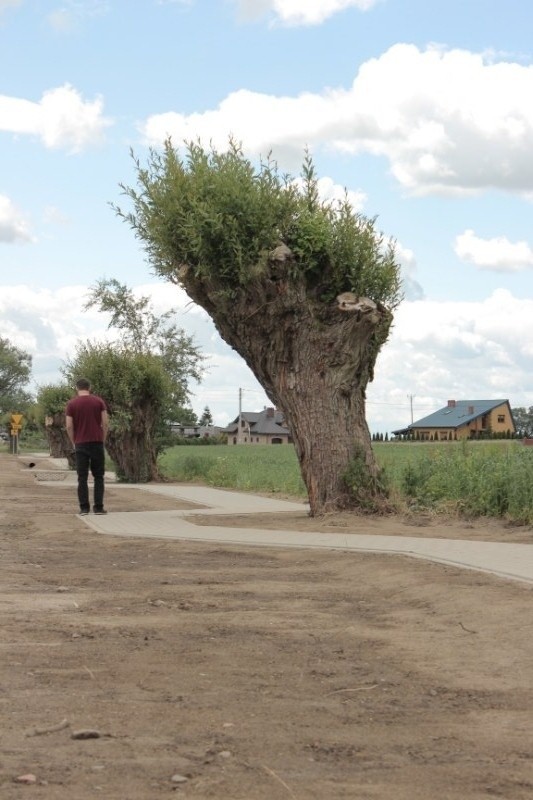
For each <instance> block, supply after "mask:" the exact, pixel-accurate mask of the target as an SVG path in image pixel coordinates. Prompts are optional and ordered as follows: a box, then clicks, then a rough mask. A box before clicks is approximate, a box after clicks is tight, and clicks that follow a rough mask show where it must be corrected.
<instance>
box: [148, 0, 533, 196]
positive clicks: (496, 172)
mask: <svg viewBox="0 0 533 800" xmlns="http://www.w3.org/2000/svg"><path fill="white" fill-rule="evenodd" d="M302 7H304V6H303V3H302ZM532 95H533V66H523V65H521V64H518V63H513V62H503V61H500V62H494V61H493V59H492V58H491V57H489V56H488V55H483V54H479V53H471V52H468V51H465V50H449V51H446V50H444V49H440V48H438V47H428V48H427V49H426V50H423V51H422V50H419V49H418V48H417V47H416V46H414V45H407V44H397V45H394V46H393V47H391V48H390V49H389V50H387V51H386V52H385V53H384V54H383V55H381V56H380V57H379V58H373V59H370V60H369V61H367V62H365V63H364V64H363V65H362V66H361V68H360V70H359V73H358V74H357V76H356V77H355V79H354V82H353V85H352V86H351V87H350V88H349V89H344V88H337V89H325V90H324V91H323V92H322V93H321V94H312V93H310V92H304V93H302V94H300V95H298V96H294V97H276V96H272V95H265V94H259V93H257V92H251V91H248V90H245V89H241V90H239V91H235V92H232V93H231V94H229V95H228V96H227V97H226V98H225V99H224V100H222V101H221V103H220V104H219V106H218V108H216V109H214V110H208V111H205V112H203V113H194V114H190V115H184V114H179V113H175V112H172V111H170V112H167V113H163V114H157V115H154V116H151V117H149V118H148V119H147V120H146V121H145V123H144V124H143V126H142V128H141V130H142V133H143V135H144V137H145V139H146V140H147V142H148V143H150V144H152V145H156V146H157V145H160V144H161V143H162V142H163V140H164V139H165V138H166V137H167V136H169V135H170V136H171V137H172V138H173V140H174V142H176V143H178V144H179V143H181V142H182V141H184V140H191V139H195V138H197V137H200V139H201V140H202V141H204V142H205V143H209V142H210V141H212V142H213V144H214V145H215V146H216V147H217V148H224V147H225V146H226V145H227V142H228V137H229V136H230V135H234V136H235V138H237V139H238V140H240V141H242V142H243V145H244V147H245V148H246V150H247V151H248V152H252V153H262V154H263V155H264V154H266V153H267V152H269V151H270V150H273V151H274V154H275V156H276V157H277V158H278V159H280V160H282V159H285V161H289V160H291V159H293V158H294V155H295V154H297V156H298V159H301V153H302V151H303V149H304V147H305V146H306V145H309V146H311V147H320V146H327V147H329V148H331V147H333V148H334V149H337V150H340V151H342V152H347V153H351V154H357V153H370V154H373V155H377V156H385V157H386V158H388V160H389V163H390V168H391V171H392V173H393V175H394V176H395V177H396V179H397V180H398V181H399V183H400V184H402V185H403V186H404V187H406V188H407V189H408V190H410V191H411V192H413V193H419V194H427V193H431V192H435V193H439V192H440V193H445V192H447V193H458V192H473V191H478V190H482V189H487V188H490V187H496V188H499V189H504V190H509V191H516V192H523V193H526V192H528V191H533V160H532V159H531V157H530V154H531V152H532V151H533V105H532V104H531V103H530V102H529V98H530V97H531V96H532ZM298 163H299V162H298Z"/></svg>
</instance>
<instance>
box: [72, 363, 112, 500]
mask: <svg viewBox="0 0 533 800" xmlns="http://www.w3.org/2000/svg"><path fill="white" fill-rule="evenodd" d="M76 390H77V392H78V394H77V397H73V398H72V400H69V402H68V403H67V407H66V409H65V414H66V418H67V420H66V424H67V434H68V437H69V439H70V441H71V442H72V445H73V447H74V450H75V453H76V472H77V473H78V500H79V504H80V514H88V513H89V511H90V510H91V504H90V500H89V486H88V478H89V469H90V470H91V474H92V476H93V478H94V505H93V511H94V513H95V514H107V511H105V510H104V473H105V452H104V443H105V440H106V436H107V431H108V428H109V418H108V414H107V409H106V405H105V403H104V401H103V400H102V398H101V397H98V395H96V394H91V384H90V383H89V381H88V380H86V379H85V378H80V380H79V381H77V383H76Z"/></svg>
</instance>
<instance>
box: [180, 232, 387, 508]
mask: <svg viewBox="0 0 533 800" xmlns="http://www.w3.org/2000/svg"><path fill="white" fill-rule="evenodd" d="M290 260H291V254H290V251H289V250H288V248H286V247H285V246H283V245H282V246H281V247H279V248H277V249H276V251H274V252H273V253H272V254H271V265H272V262H276V263H275V264H274V266H273V267H272V266H271V269H270V271H269V274H268V277H262V278H260V279H258V280H257V281H255V282H254V283H253V284H249V285H247V286H246V287H245V288H244V289H242V290H240V291H237V293H236V294H237V296H236V297H235V296H233V297H232V298H231V300H229V299H228V298H225V297H224V296H223V297H221V295H220V292H217V291H216V288H215V287H211V286H210V285H209V282H208V279H203V280H199V279H197V278H195V277H194V275H193V274H192V270H189V269H187V268H186V267H185V268H184V267H182V268H181V269H180V271H179V279H180V281H179V282H180V283H181V284H182V285H183V286H184V288H185V289H186V290H187V292H188V294H189V295H190V296H191V297H192V299H193V300H194V301H195V302H197V303H198V304H199V305H201V306H202V307H203V308H205V309H206V311H207V312H208V313H209V314H210V316H211V318H212V319H213V320H214V322H215V325H216V326H217V329H218V331H219V333H220V335H221V336H222V338H223V339H225V341H226V342H228V343H229V344H230V345H231V346H232V347H233V348H234V349H235V350H236V351H237V352H238V353H239V354H240V355H241V356H242V357H243V358H244V360H245V361H246V363H247V364H248V366H249V367H250V369H251V370H252V372H253V373H254V375H255V376H256V378H257V379H258V381H259V383H260V384H261V385H262V386H263V388H264V389H265V391H266V393H267V394H268V396H269V397H270V399H271V400H272V402H273V403H275V405H276V406H277V407H278V408H279V409H280V410H282V411H283V412H284V414H285V416H286V418H287V422H288V427H289V428H290V431H291V434H292V436H293V439H294V443H295V447H296V452H297V454H298V458H299V461H300V467H301V471H302V476H303V479H304V482H305V485H306V487H307V491H308V495H309V503H310V507H311V514H312V515H320V514H324V513H326V512H330V511H335V510H342V509H351V510H356V511H378V510H381V509H382V508H383V507H384V506H385V499H386V492H385V490H384V488H383V486H382V485H381V483H380V480H379V468H378V466H377V464H376V461H375V458H374V453H373V451H372V445H371V440H370V434H369V430H368V426H367V423H366V418H365V392H366V386H367V384H368V381H369V380H372V378H373V370H374V364H375V361H376V358H377V355H378V353H379V350H380V348H381V346H382V345H383V343H384V342H385V341H386V339H387V336H388V332H389V329H390V325H391V321H392V314H391V313H390V311H388V310H387V309H385V308H384V307H382V306H378V305H376V304H375V303H374V302H373V301H372V300H369V299H368V298H356V297H354V295H352V294H350V293H345V294H343V295H339V297H338V298H336V299H335V300H334V301H330V302H329V303H325V302H322V301H320V300H318V299H316V298H314V297H313V296H312V294H311V293H310V292H309V290H308V289H307V287H306V286H305V285H304V283H303V280H301V281H300V282H298V279H295V278H294V276H291V278H290V280H289V279H285V277H284V274H286V269H285V267H286V262H290Z"/></svg>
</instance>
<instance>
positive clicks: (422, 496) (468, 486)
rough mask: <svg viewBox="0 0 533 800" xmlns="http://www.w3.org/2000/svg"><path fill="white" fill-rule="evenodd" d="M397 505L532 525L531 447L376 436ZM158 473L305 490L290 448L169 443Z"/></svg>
mask: <svg viewBox="0 0 533 800" xmlns="http://www.w3.org/2000/svg"><path fill="white" fill-rule="evenodd" d="M374 450H375V453H376V458H377V460H378V463H379V464H380V466H382V467H383V468H384V469H385V473H386V475H387V482H388V484H389V485H390V487H391V491H392V495H393V498H394V499H395V500H396V502H397V503H398V505H399V507H402V506H406V505H407V506H409V507H410V508H412V509H415V510H416V509H432V510H434V511H436V512H441V511H446V512H447V513H458V514H461V515H466V516H494V517H503V518H506V519H509V520H512V521H513V522H519V523H523V524H533V448H526V447H523V445H522V444H521V443H520V442H516V441H514V442H513V441H504V440H502V441H494V442H435V443H432V442H426V443H410V442H401V443H399V442H398V443H396V442H394V443H393V442H389V443H375V444H374ZM160 466H161V469H162V472H163V474H164V475H166V476H167V477H168V478H171V479H174V480H178V481H184V482H185V481H195V482H197V483H206V484H208V485H210V486H220V487H224V488H233V489H238V490H243V491H255V492H273V493H278V494H282V495H291V496H296V497H302V498H305V497H306V491H305V487H304V485H303V481H302V478H301V475H300V470H299V466H298V460H297V458H296V454H295V452H294V449H293V448H292V447H288V446H285V445H280V446H277V447H273V446H271V445H270V446H269V445H254V446H253V447H251V446H245V445H242V446H223V445H221V446H219V447H205V448H204V447H195V448H192V447H191V448H186V447H174V448H171V449H170V450H167V451H166V453H164V454H163V456H162V457H161V460H160Z"/></svg>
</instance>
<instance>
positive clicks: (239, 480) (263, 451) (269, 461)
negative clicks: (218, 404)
mask: <svg viewBox="0 0 533 800" xmlns="http://www.w3.org/2000/svg"><path fill="white" fill-rule="evenodd" d="M159 466H160V467H161V470H162V472H163V474H164V475H165V476H167V477H169V478H172V479H174V480H177V481H195V482H198V483H206V484H207V485H209V486H220V487H223V488H231V489H239V490H242V491H253V492H273V493H278V494H283V495H293V496H296V497H306V494H307V493H306V491H305V487H304V483H303V480H302V477H301V475H300V470H299V467H298V460H297V458H296V453H295V451H294V448H293V447H287V446H285V445H278V446H273V445H254V446H253V447H252V446H245V445H242V446H239V445H238V446H233V445H219V446H218V447H172V448H170V449H169V450H167V451H166V452H165V453H163V454H162V455H161V457H160V460H159Z"/></svg>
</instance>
